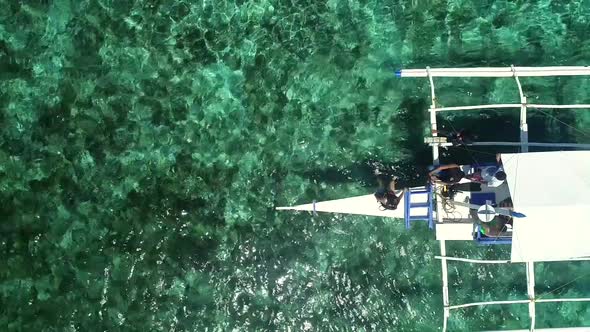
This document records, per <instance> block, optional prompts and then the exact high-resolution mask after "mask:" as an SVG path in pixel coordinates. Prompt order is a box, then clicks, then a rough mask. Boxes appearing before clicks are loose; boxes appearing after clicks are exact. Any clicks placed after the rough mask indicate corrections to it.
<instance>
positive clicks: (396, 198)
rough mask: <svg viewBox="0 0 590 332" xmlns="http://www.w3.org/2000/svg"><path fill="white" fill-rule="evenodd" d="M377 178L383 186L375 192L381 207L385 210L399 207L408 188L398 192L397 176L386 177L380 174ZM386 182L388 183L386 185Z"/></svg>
mask: <svg viewBox="0 0 590 332" xmlns="http://www.w3.org/2000/svg"><path fill="white" fill-rule="evenodd" d="M377 180H378V181H379V184H380V186H381V188H379V189H377V191H376V192H375V198H376V199H377V202H379V204H381V207H382V208H383V209H385V210H395V209H397V206H398V204H399V202H401V200H402V198H403V197H404V193H405V191H406V189H404V190H400V191H398V192H397V193H396V190H395V183H396V180H397V177H393V178H391V179H386V177H385V176H378V178H377ZM386 183H387V185H385V184H386Z"/></svg>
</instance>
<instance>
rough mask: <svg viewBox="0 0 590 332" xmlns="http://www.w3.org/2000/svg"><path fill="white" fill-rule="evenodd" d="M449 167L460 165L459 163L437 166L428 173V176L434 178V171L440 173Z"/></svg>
mask: <svg viewBox="0 0 590 332" xmlns="http://www.w3.org/2000/svg"><path fill="white" fill-rule="evenodd" d="M449 168H459V165H457V164H448V165H440V166H438V167H437V168H435V169H433V170H432V171H430V172H429V173H428V177H429V178H432V176H433V175H434V173H438V172H440V171H444V170H445V169H449Z"/></svg>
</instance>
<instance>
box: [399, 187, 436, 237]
mask: <svg viewBox="0 0 590 332" xmlns="http://www.w3.org/2000/svg"><path fill="white" fill-rule="evenodd" d="M404 195H405V196H406V197H405V200H404V205H405V206H404V221H405V225H406V229H410V228H411V226H412V225H411V223H412V222H414V221H427V222H428V228H430V229H434V218H433V217H432V213H433V210H432V198H433V193H432V186H431V185H426V186H425V187H424V188H421V187H419V188H408V190H407V191H406V193H405V194H404ZM416 213H417V214H416ZM424 213H426V214H424Z"/></svg>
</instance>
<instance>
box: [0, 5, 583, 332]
mask: <svg viewBox="0 0 590 332" xmlns="http://www.w3.org/2000/svg"><path fill="white" fill-rule="evenodd" d="M0 16H1V20H0V22H2V23H0V85H1V87H0V105H1V108H0V109H1V110H2V111H1V112H0V126H1V128H2V130H1V131H0V202H1V203H0V217H1V218H2V219H1V223H0V227H1V228H0V230H1V231H2V238H1V241H0V245H1V250H0V255H2V260H3V261H4V262H5V265H4V266H5V268H4V269H2V270H0V271H1V272H0V290H1V292H2V296H1V297H0V306H1V308H2V311H1V314H0V322H1V324H2V326H4V327H5V329H4V330H8V331H28V330H39V331H54V330H55V331H64V330H66V331H67V330H71V331H94V330H96V331H99V330H107V331H118V330H120V331H129V330H138V331H150V330H154V331H231V330H236V331H250V330H252V331H274V330H279V331H289V330H291V331H295V330H310V331H348V330H350V331H362V330H365V331H436V330H437V329H439V328H440V325H441V321H442V310H441V306H442V300H441V289H440V276H439V273H440V264H439V263H438V261H436V260H435V259H434V258H433V257H434V255H436V254H437V253H438V247H437V243H436V242H435V241H434V236H433V234H431V233H430V232H429V231H428V230H427V229H426V227H421V226H418V227H416V229H415V230H413V231H412V232H406V231H405V230H404V229H403V226H401V225H400V224H399V223H398V222H395V221H388V220H381V219H375V218H363V217H351V216H346V217H343V216H340V217H334V216H318V217H311V216H309V215H307V214H292V213H280V214H279V213H276V212H275V211H274V210H273V208H274V207H275V206H277V205H287V204H294V203H301V202H308V201H311V200H312V199H330V198H340V197H346V196H349V195H355V194H360V193H365V192H367V191H371V190H372V189H373V187H374V185H375V184H374V182H373V178H372V176H371V174H372V171H373V169H374V168H375V167H385V168H393V169H395V170H396V171H397V172H398V173H399V174H400V175H401V176H402V177H403V179H404V180H405V181H407V182H408V183H421V181H422V177H421V174H422V172H423V170H424V169H425V167H426V166H427V164H428V163H429V162H430V156H429V152H428V150H427V149H426V148H425V147H424V145H423V144H422V138H423V135H424V133H425V128H426V126H425V121H426V115H425V113H424V109H425V108H426V107H427V103H428V87H427V84H426V82H425V81H424V80H412V79H409V80H401V81H400V80H397V79H395V78H394V77H393V75H392V71H393V69H395V68H400V67H405V68H410V67H424V66H426V65H430V66H433V67H434V66H476V65H489V66H496V65H497V66H500V65H502V66H506V65H510V64H512V63H514V64H516V65H531V66H532V65H555V64H563V65H586V64H588V60H589V59H588V54H589V53H588V52H587V48H588V40H587V36H588V33H589V32H590V31H589V28H588V24H587V22H588V20H589V19H590V6H589V5H588V4H587V3H586V2H583V1H580V2H570V3H563V2H560V1H518V2H508V1H478V2H472V1H436V2H427V1H385V2H375V1H372V2H371V1H363V2H354V1H353V2H337V1H328V2H317V1H310V2H290V1H274V2H273V1H269V2H247V1H237V2H227V1H215V2H182V1H181V2H178V1H129V2H119V1H80V2H74V1H68V0H56V1H53V2H29V3H26V4H23V3H18V2H8V3H6V4H4V5H3V6H1V7H0ZM523 84H524V86H525V90H526V91H527V93H528V95H529V98H536V100H539V101H540V102H541V101H542V102H548V103H549V102H554V101H555V102H564V103H565V102H588V100H590V96H588V91H590V89H588V88H589V86H588V80H580V79H548V80H526V81H525V82H523ZM437 89H439V90H438V91H439V93H438V97H439V101H440V103H441V104H442V105H460V104H470V103H481V102H500V101H501V102H507V101H514V100H516V99H515V98H516V94H515V93H516V90H515V86H514V83H513V82H512V81H511V80H440V81H439V80H437ZM555 116H557V117H558V119H560V120H561V121H563V122H565V123H567V124H569V125H570V126H573V127H574V128H572V127H569V126H566V125H563V124H562V123H561V122H559V121H557V120H555V117H547V116H546V115H544V114H533V115H532V116H531V119H530V122H531V129H530V130H531V139H533V136H534V135H536V136H534V137H535V139H538V140H546V141H552V140H555V141H559V140H562V141H572V140H577V141H579V142H586V143H588V139H589V136H588V131H589V128H590V125H589V124H590V118H589V117H588V115H587V114H584V113H582V112H577V113H570V112H563V113H561V112H560V113H555ZM485 117H486V121H485V122H482V121H475V120H474V117H473V116H471V117H466V116H463V115H461V114H451V115H449V116H448V117H447V118H446V119H441V121H440V122H441V125H443V126H447V127H451V126H456V127H473V128H478V129H481V130H478V131H480V132H481V136H482V139H484V138H486V139H487V138H497V137H499V134H500V133H501V134H502V137H504V135H505V134H504V133H505V132H507V133H509V132H510V130H511V129H514V128H516V126H517V125H516V124H515V123H514V121H515V118H514V117H512V118H511V117H510V116H509V115H508V114H504V113H492V114H487V115H485ZM514 135H516V132H514ZM493 152H494V151H485V150H484V151H483V152H477V153H476V152H472V153H467V152H465V151H455V152H453V154H452V155H448V156H446V158H447V159H448V160H460V161H470V160H472V159H473V158H475V159H477V160H480V161H481V160H485V159H486V158H492V157H493ZM449 252H450V253H453V254H456V255H461V256H470V257H486V258H496V257H502V255H504V257H505V255H507V250H505V249H489V250H488V249H483V250H482V249H481V248H476V247H474V246H472V245H471V244H451V245H450V248H449ZM450 271H451V283H452V285H453V291H452V292H451V301H452V302H453V303H461V302H466V301H471V300H484V299H490V298H506V297H508V298H522V297H524V293H525V290H526V287H525V284H524V281H523V278H524V268H522V267H520V266H503V267H497V266H494V267H473V266H469V265H462V264H457V265H453V266H452V267H451V269H450ZM589 272H590V267H589V266H588V265H587V264H584V263H571V264H561V265H551V264H546V265H539V266H538V268H537V278H538V283H537V285H538V286H537V291H538V292H539V293H543V292H550V291H552V290H554V291H553V292H552V293H550V294H549V295H547V296H552V295H560V296H568V297H575V296H587V295H588V291H589V289H588V284H589V283H588V280H589V279H588V278H589V276H588V274H587V273H589ZM573 275H576V276H579V279H576V280H574V282H572V283H569V284H567V285H566V286H564V287H561V286H563V285H564V284H566V283H568V282H570V281H572V276H573ZM560 287H561V288H560ZM538 311H539V317H538V326H565V325H579V324H585V325H590V310H589V308H588V306H587V305H584V304H579V303H578V304H575V303H574V304H567V305H557V304H543V305H539V306H538ZM526 316H527V309H526V306H512V307H491V308H487V309H466V310H464V311H460V312H458V313H457V314H456V315H454V316H453V318H452V319H451V324H452V326H453V327H454V328H455V329H456V330H463V331H470V330H474V329H486V328H501V327H507V328H508V327H511V328H512V327H521V328H523V327H526V326H527V324H526Z"/></svg>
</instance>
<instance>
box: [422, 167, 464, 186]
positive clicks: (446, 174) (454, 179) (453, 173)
mask: <svg viewBox="0 0 590 332" xmlns="http://www.w3.org/2000/svg"><path fill="white" fill-rule="evenodd" d="M428 177H429V178H430V180H431V181H433V182H434V181H439V182H442V183H444V184H447V185H450V184H455V183H459V181H461V179H462V178H464V177H465V173H464V172H463V171H462V170H461V167H459V165H457V164H449V165H441V166H438V167H437V168H435V169H434V170H432V171H431V172H430V173H428Z"/></svg>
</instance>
